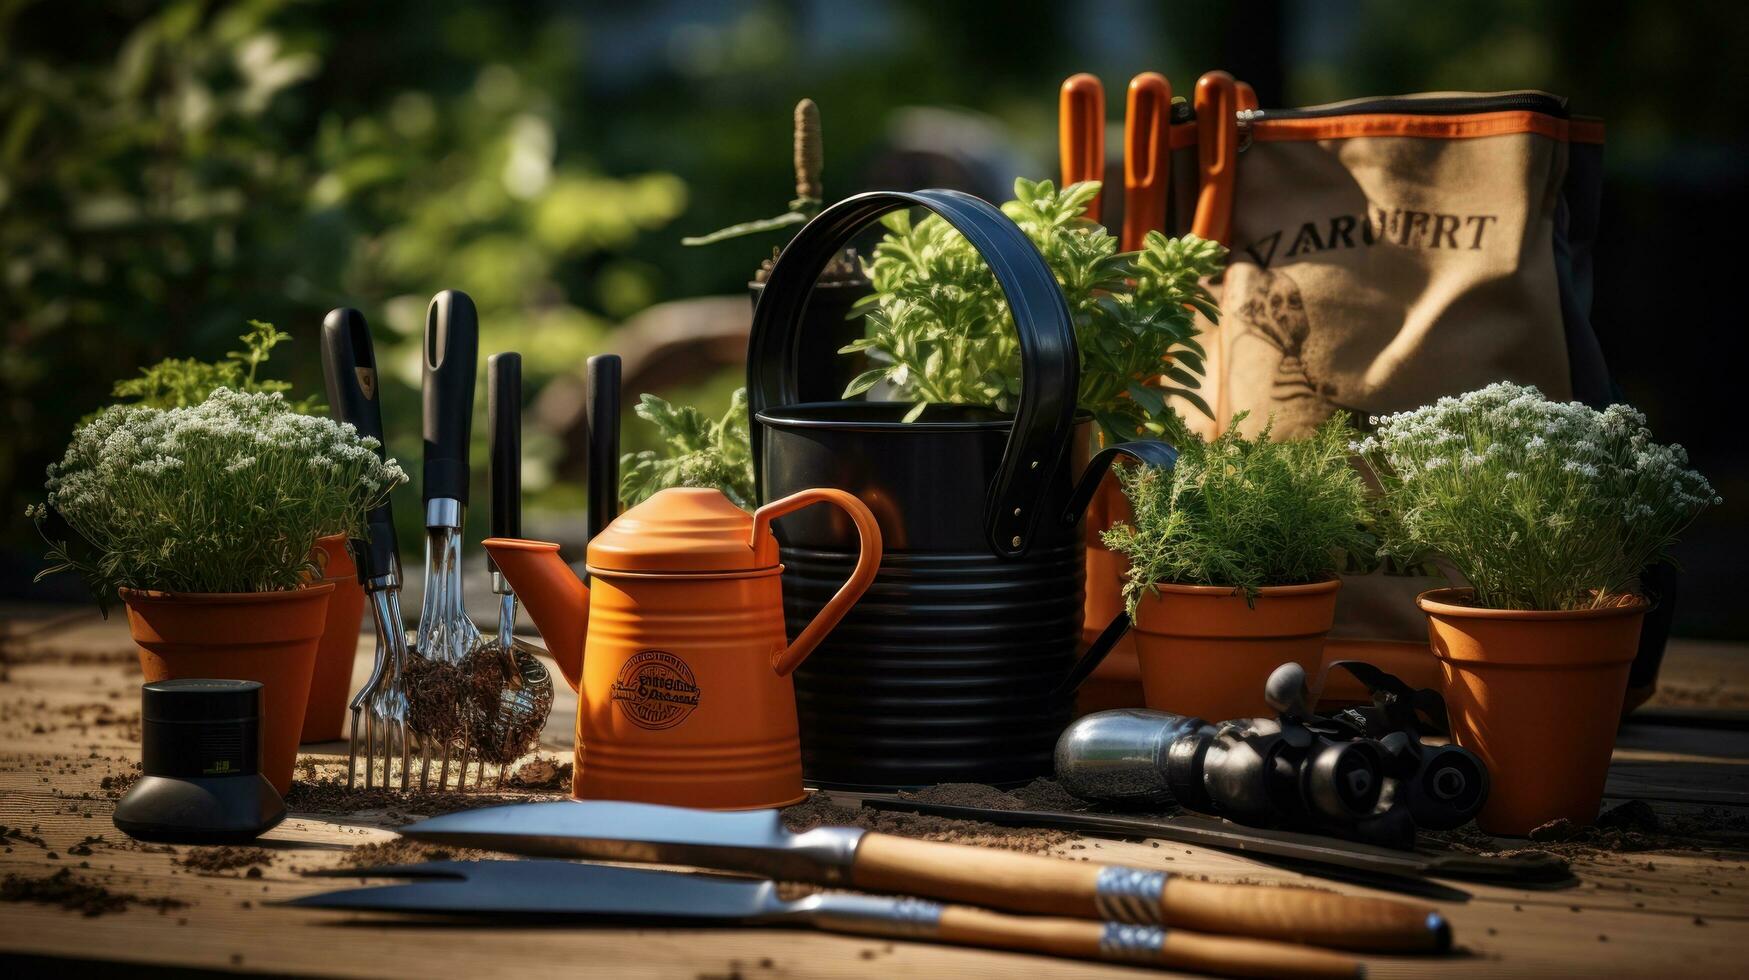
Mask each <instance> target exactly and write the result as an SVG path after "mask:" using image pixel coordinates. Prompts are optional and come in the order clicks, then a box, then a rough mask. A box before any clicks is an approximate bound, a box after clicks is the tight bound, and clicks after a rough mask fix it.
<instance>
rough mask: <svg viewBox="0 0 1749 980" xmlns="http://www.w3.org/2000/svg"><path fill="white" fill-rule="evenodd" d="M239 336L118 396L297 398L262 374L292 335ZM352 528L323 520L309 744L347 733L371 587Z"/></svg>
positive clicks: (144, 377) (165, 400) (175, 400)
mask: <svg viewBox="0 0 1749 980" xmlns="http://www.w3.org/2000/svg"><path fill="white" fill-rule="evenodd" d="M237 339H238V340H240V341H242V342H243V349H242V350H234V351H231V352H229V353H227V354H226V355H225V357H224V359H223V360H219V361H202V360H198V359H195V358H192V357H186V358H185V357H171V358H165V359H164V360H162V361H159V362H158V363H156V364H154V365H152V366H151V367H147V368H142V369H141V370H140V374H139V376H138V377H134V378H127V379H124V380H122V381H117V382H116V383H115V387H114V389H113V390H112V391H111V394H112V395H114V396H115V397H116V398H117V399H118V400H120V401H122V402H123V403H126V404H133V405H142V406H145V407H147V408H187V407H189V406H191V405H198V404H200V403H201V402H203V401H205V400H206V399H207V397H208V396H210V395H211V394H212V393H213V392H214V391H217V390H218V389H220V388H229V389H231V390H232V391H244V392H264V393H269V394H271V393H273V392H282V393H289V392H290V391H291V387H292V386H291V382H289V381H282V380H279V379H274V378H265V377H261V376H260V371H261V367H262V365H264V364H266V363H267V360H268V358H269V357H271V356H272V353H273V349H274V348H275V347H278V346H279V345H280V344H282V343H286V342H287V341H290V340H291V339H292V338H291V335H290V334H288V333H285V332H284V331H282V330H280V329H278V328H277V327H275V326H274V325H273V324H271V323H267V322H264V321H261V320H250V321H249V329H248V330H247V331H245V332H244V333H243V335H242V336H240V337H238V338H237ZM288 397H290V396H289V394H288ZM290 405H291V408H292V410H293V411H295V412H300V413H302V414H305V415H309V414H313V413H316V412H320V411H321V410H322V408H321V405H320V402H319V400H318V399H317V398H316V397H314V396H311V397H308V398H301V399H296V400H294V401H292V402H290ZM349 526H350V524H349V519H348V515H347V514H346V512H345V511H344V510H338V511H336V512H335V513H333V514H331V515H330V516H329V517H328V518H327V519H325V520H324V521H323V523H322V525H321V527H322V535H321V536H320V537H318V538H317V539H316V556H317V562H318V564H319V566H320V567H321V569H322V573H321V574H322V578H323V581H326V582H329V583H332V584H333V586H334V591H333V593H331V594H330V595H329V597H328V612H327V616H326V619H325V625H324V626H323V629H322V642H321V644H320V645H319V646H318V647H317V649H316V669H315V674H314V675H313V676H312V678H311V680H310V699H309V705H308V707H307V708H306V709H305V711H304V730H303V734H302V738H301V740H302V741H304V742H327V741H332V740H334V739H338V738H340V737H341V736H342V735H343V734H344V731H345V729H344V725H345V719H346V703H347V696H348V695H349V694H350V692H351V686H352V661H353V659H354V658H355V657H356V655H357V653H358V630H359V626H360V625H361V624H362V623H363V621H364V587H363V586H362V585H360V584H359V582H358V575H357V568H356V567H355V566H354V565H353V563H352V554H351V552H350V551H348V550H347V547H346V533H345V532H346V529H347V528H348V527H349Z"/></svg>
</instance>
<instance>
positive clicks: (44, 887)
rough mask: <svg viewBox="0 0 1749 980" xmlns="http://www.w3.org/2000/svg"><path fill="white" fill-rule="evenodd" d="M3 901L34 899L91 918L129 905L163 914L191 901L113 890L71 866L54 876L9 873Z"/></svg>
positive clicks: (1, 889) (1, 887)
mask: <svg viewBox="0 0 1749 980" xmlns="http://www.w3.org/2000/svg"><path fill="white" fill-rule="evenodd" d="M0 902H34V903H36V904H39V905H54V906H57V907H59V908H63V909H66V910H67V911H69V912H78V913H80V914H82V915H84V916H86V917H87V918H95V917H96V916H100V915H108V914H110V913H112V912H126V911H127V910H128V907H129V906H132V905H141V906H145V907H147V908H155V909H157V910H158V911H159V912H160V913H164V912H168V911H170V910H171V909H180V908H187V907H188V903H187V902H184V901H182V900H180V899H175V898H162V897H161V898H142V897H140V896H138V895H135V894H133V893H131V892H120V891H113V890H111V889H108V888H105V887H103V886H102V885H93V884H91V883H90V882H87V881H83V880H81V879H80V878H79V877H78V876H77V875H75V874H73V872H72V870H71V869H70V868H62V869H61V870H59V871H56V872H55V873H54V874H51V875H43V876H40V877H33V876H30V875H20V874H9V875H7V876H6V878H5V880H4V881H0Z"/></svg>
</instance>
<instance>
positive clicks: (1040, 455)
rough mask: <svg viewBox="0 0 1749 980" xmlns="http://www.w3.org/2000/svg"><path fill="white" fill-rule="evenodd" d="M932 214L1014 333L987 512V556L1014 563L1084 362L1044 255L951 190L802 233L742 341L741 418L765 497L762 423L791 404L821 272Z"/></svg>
mask: <svg viewBox="0 0 1749 980" xmlns="http://www.w3.org/2000/svg"><path fill="white" fill-rule="evenodd" d="M910 207H921V208H925V209H927V210H929V211H933V212H934V213H936V214H938V215H940V216H941V217H942V219H943V220H945V221H946V222H947V223H948V224H950V225H952V226H953V227H954V228H955V229H956V230H958V231H959V232H960V234H962V235H964V236H965V237H966V240H967V241H969V242H971V244H972V247H973V248H975V249H977V250H978V252H979V254H981V255H982V256H983V258H984V261H985V262H987V263H988V264H989V266H990V271H991V272H992V273H993V274H994V275H995V277H996V282H997V284H998V285H1000V286H1001V287H1002V293H1003V295H1004V296H1005V297H1006V298H1007V300H1008V308H1009V310H1010V311H1011V312H1012V313H1013V315H1014V326H1015V330H1016V331H1017V332H1018V333H1019V335H1020V363H1021V376H1022V377H1023V378H1024V379H1025V384H1023V385H1022V386H1021V392H1020V399H1019V404H1017V405H1016V406H1015V411H1014V425H1013V427H1012V428H1011V429H1010V431H1009V433H1008V444H1007V446H1006V447H1005V448H1004V449H1003V452H1002V464H1001V466H1000V468H998V470H997V471H996V479H995V481H994V482H993V483H992V484H991V486H990V493H989V497H988V498H987V500H986V502H985V511H984V515H985V516H984V533H985V536H986V538H987V539H988V540H989V544H990V547H991V549H992V550H993V551H994V552H995V553H996V554H998V555H1001V556H1002V557H1004V558H1018V557H1020V556H1022V555H1024V554H1026V552H1027V550H1028V549H1029V548H1030V547H1031V546H1032V539H1033V531H1034V530H1035V529H1036V528H1037V527H1038V526H1039V522H1040V521H1041V520H1048V519H1049V518H1048V517H1046V516H1045V515H1043V514H1041V511H1042V510H1043V509H1044V508H1043V505H1044V501H1045V497H1046V495H1047V494H1048V493H1049V492H1050V488H1051V486H1050V485H1051V477H1052V476H1053V475H1054V474H1055V473H1056V471H1057V464H1058V462H1059V461H1061V459H1062V457H1063V453H1064V452H1066V451H1067V450H1068V447H1069V442H1070V433H1071V432H1072V431H1073V429H1074V425H1075V398H1076V395H1077V393H1078V390H1079V388H1080V377H1081V367H1080V364H1081V361H1080V354H1079V353H1078V352H1077V350H1076V348H1075V326H1074V321H1073V320H1071V319H1070V316H1069V305H1068V303H1067V302H1066V301H1065V300H1064V299H1063V291H1062V290H1061V289H1059V288H1058V287H1057V280H1056V276H1055V275H1054V274H1052V272H1051V268H1050V266H1049V265H1046V264H1045V260H1044V257H1043V256H1041V255H1039V252H1038V249H1037V248H1035V247H1034V246H1033V244H1032V241H1031V240H1030V239H1028V238H1027V237H1026V233H1025V232H1022V231H1021V230H1020V227H1019V226H1018V225H1016V224H1015V223H1014V222H1013V221H1010V220H1009V219H1008V218H1007V216H1005V215H1004V214H1003V213H1002V212H1001V211H999V210H997V209H996V208H995V207H994V206H992V205H991V204H990V203H989V202H987V201H984V200H981V199H979V198H976V197H973V196H972V195H970V194H964V193H961V192H959V191H948V190H927V191H917V192H915V193H910V192H904V191H870V192H868V193H866V194H857V195H854V196H852V197H847V198H845V199H844V200H842V201H839V202H838V203H837V204H834V205H832V206H831V207H829V208H827V209H825V210H824V211H821V212H820V213H819V214H818V215H817V216H815V218H814V220H812V221H810V222H808V223H807V224H806V225H803V226H802V229H801V230H800V231H798V232H796V236H795V238H793V239H791V240H790V243H789V245H788V246H787V247H785V248H784V250H783V254H782V255H779V256H778V258H777V262H776V264H774V265H773V266H772V269H771V274H770V276H769V277H768V278H767V279H766V283H765V289H764V291H763V293H762V295H761V296H760V299H759V305H758V306H757V307H755V308H754V310H753V330H752V333H751V336H749V337H748V340H747V413H748V422H749V426H748V428H749V434H750V436H751V442H752V448H753V474H754V480H755V482H756V484H757V487H758V491H759V493H760V494H761V495H763V494H764V489H765V473H764V459H763V458H762V457H763V455H764V453H763V445H764V435H765V433H764V427H763V426H762V425H760V424H759V413H760V412H762V411H764V410H765V409H768V408H775V407H778V406H782V405H792V404H795V403H796V402H797V401H798V400H799V393H798V386H797V365H796V359H797V354H798V352H799V350H800V346H801V345H800V341H801V336H800V326H801V322H802V312H803V310H804V309H805V308H806V306H807V301H808V296H809V292H810V290H811V289H812V287H813V284H814V281H815V280H816V279H818V278H819V276H820V273H821V271H822V270H824V269H825V268H826V264H827V263H828V262H829V261H831V260H832V257H833V256H835V255H837V254H838V253H839V251H840V250H842V249H843V248H844V247H845V246H846V245H848V244H849V243H850V240H851V239H852V238H853V237H855V235H856V233H857V232H859V231H861V230H862V229H863V228H864V227H865V226H866V225H867V224H868V223H869V222H871V221H873V220H874V219H876V218H878V217H880V216H881V215H883V214H886V213H887V212H889V211H897V210H900V209H902V208H910Z"/></svg>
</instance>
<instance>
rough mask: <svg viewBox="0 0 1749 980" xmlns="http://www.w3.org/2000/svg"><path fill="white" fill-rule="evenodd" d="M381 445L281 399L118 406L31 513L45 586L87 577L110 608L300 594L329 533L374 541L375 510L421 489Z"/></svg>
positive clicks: (222, 392)
mask: <svg viewBox="0 0 1749 980" xmlns="http://www.w3.org/2000/svg"><path fill="white" fill-rule="evenodd" d="M378 449H379V443H378V442H377V440H376V439H373V438H369V437H361V436H360V435H359V434H358V431H357V430H356V429H354V428H353V427H352V426H351V425H350V424H347V423H340V422H335V421H333V420H332V419H327V418H321V417H317V416H310V415H302V414H299V413H297V412H295V411H293V410H292V406H291V405H290V404H288V403H287V402H286V400H285V398H284V396H282V395H281V394H279V393H278V392H272V393H263V392H240V391H232V390H231V389H229V388H220V389H218V390H217V391H214V392H213V393H212V395H211V396H210V397H208V398H207V399H206V400H205V401H203V402H201V403H200V404H198V405H193V406H190V407H186V408H172V409H160V408H148V407H141V406H135V405H117V406H113V407H111V408H108V409H105V410H104V411H103V412H101V413H99V414H98V415H97V416H96V417H95V418H93V419H92V420H91V421H90V422H87V423H86V424H84V425H82V426H80V427H79V428H78V429H77V430H75V431H74V433H73V440H72V443H71V444H70V445H69V446H68V447H67V452H66V455H65V456H64V457H63V458H62V459H61V461H60V462H59V463H56V464H53V465H51V466H50V467H49V472H48V482H47V484H46V486H47V489H48V499H47V503H46V504H39V505H37V506H35V507H32V508H30V513H29V516H30V517H31V518H32V519H33V520H35V521H36V523H37V527H38V529H39V530H40V531H41V532H42V533H43V537H44V539H45V540H46V541H48V543H49V553H48V557H49V559H50V562H51V565H50V567H49V568H47V569H45V570H44V571H43V572H42V573H41V574H40V575H39V576H38V578H41V577H42V576H44V575H50V574H53V573H56V572H62V571H75V572H78V573H79V574H80V575H81V576H82V577H83V578H84V579H85V581H86V583H87V584H88V585H89V586H90V587H91V590H92V592H93V593H94V594H95V595H96V596H97V599H98V602H99V604H100V605H104V606H106V607H107V604H108V602H109V600H110V599H111V598H113V597H114V595H115V593H116V590H117V589H119V588H136V589H152V590H157V591H164V592H272V591H280V590H285V589H295V588H297V587H298V586H299V585H301V584H303V583H304V582H305V581H307V580H308V579H309V578H310V577H311V576H317V575H320V574H321V569H319V568H317V567H316V566H315V564H314V561H315V558H314V557H313V555H312V551H313V549H314V548H315V543H316V539H317V538H318V537H322V536H324V535H329V534H341V533H344V534H347V535H350V536H354V537H357V536H361V535H362V533H363V528H364V516H365V513H366V512H367V511H369V510H370V509H371V508H373V507H375V506H377V505H378V504H380V503H382V502H383V501H384V500H386V499H387V498H388V494H389V491H390V490H392V489H393V488H395V487H397V486H399V485H401V484H402V483H405V482H407V475H406V473H404V472H403V471H402V470H401V467H400V466H399V465H398V464H397V463H396V462H395V461H394V460H393V459H389V460H384V459H383V458H382V457H381V456H379V455H378ZM63 530H65V531H70V532H71V536H70V537H69V536H64V535H61V534H60V533H59V532H61V531H63Z"/></svg>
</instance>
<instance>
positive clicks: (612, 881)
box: [285, 861, 785, 922]
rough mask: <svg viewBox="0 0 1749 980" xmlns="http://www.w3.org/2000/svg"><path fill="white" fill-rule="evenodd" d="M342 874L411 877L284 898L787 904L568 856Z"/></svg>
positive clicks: (473, 909) (499, 909)
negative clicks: (393, 882) (398, 881)
mask: <svg viewBox="0 0 1749 980" xmlns="http://www.w3.org/2000/svg"><path fill="white" fill-rule="evenodd" d="M336 877H349V878H410V879H413V880H412V881H411V882H410V883H407V884H398V885H382V886H378V887H371V888H349V889H346V890H343V891H333V892H324V893H322V894H319V895H305V896H303V897H301V898H296V899H293V900H291V901H289V902H287V903H285V904H287V905H294V906H300V907H303V908H323V909H348V910H354V911H379V912H414V913H423V914H428V915H482V916H491V915H518V916H556V915H565V916H578V917H587V918H613V919H646V920H648V919H663V920H675V919H679V920H694V921H698V920H732V921H738V922H739V921H748V920H754V919H759V918H763V917H769V916H773V915H777V914H780V913H781V912H782V911H783V910H784V907H785V906H784V903H783V902H781V901H780V900H779V899H778V897H777V886H776V885H774V884H773V883H772V882H770V881H762V880H756V879H751V878H749V879H735V878H724V877H717V876H713V875H701V874H684V873H680V872H674V871H646V870H641V869H637V868H616V867H610V866H606V865H600V864H573V863H571V862H568V861H434V862H432V863H430V864H415V865H403V866H390V867H378V868H363V869H359V870H356V871H348V872H346V873H345V874H344V875H339V876H336Z"/></svg>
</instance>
